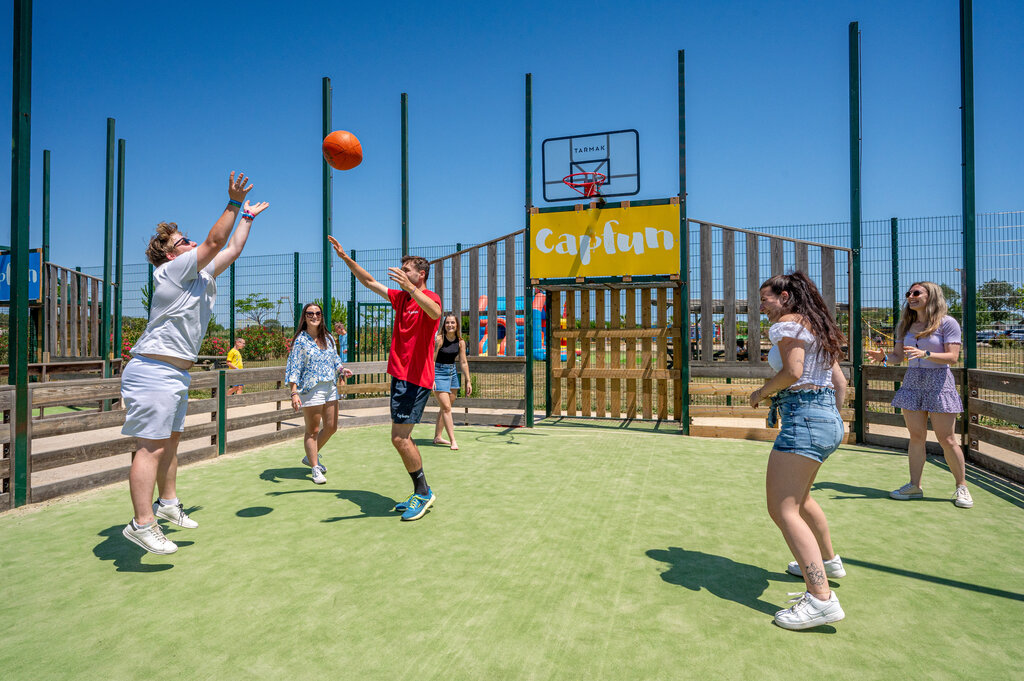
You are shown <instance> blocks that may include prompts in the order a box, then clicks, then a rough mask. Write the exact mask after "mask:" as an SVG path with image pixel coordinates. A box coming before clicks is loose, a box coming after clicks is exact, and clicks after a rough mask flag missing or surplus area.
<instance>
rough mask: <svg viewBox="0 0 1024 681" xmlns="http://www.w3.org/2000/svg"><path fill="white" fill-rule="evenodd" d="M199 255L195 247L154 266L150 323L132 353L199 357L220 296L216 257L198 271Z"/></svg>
mask: <svg viewBox="0 0 1024 681" xmlns="http://www.w3.org/2000/svg"><path fill="white" fill-rule="evenodd" d="M198 257H199V256H198V254H197V253H196V249H195V248H193V249H192V250H191V251H188V252H187V253H183V254H182V255H179V256H178V257H176V258H175V259H174V260H171V261H170V262H165V263H164V264H163V265H160V267H157V268H156V269H155V270H153V292H152V294H151V296H150V314H149V324H147V325H146V330H145V331H143V332H142V336H141V337H140V338H139V340H138V342H137V343H136V344H135V347H133V348H132V349H131V351H130V352H131V353H132V356H135V355H139V354H143V355H167V356H169V357H180V358H181V359H185V360H188V361H190V362H194V361H196V358H197V357H199V346H200V345H201V344H202V342H203V336H205V335H206V327H207V325H208V324H209V323H210V315H211V313H212V312H213V304H214V302H216V300H217V280H216V279H215V278H214V276H213V271H214V267H215V263H216V259H214V260H211V261H210V264H209V265H207V266H206V267H205V268H204V269H203V271H201V272H197V271H196V266H197V265H198Z"/></svg>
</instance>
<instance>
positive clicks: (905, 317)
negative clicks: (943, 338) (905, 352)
mask: <svg viewBox="0 0 1024 681" xmlns="http://www.w3.org/2000/svg"><path fill="white" fill-rule="evenodd" d="M915 286H920V287H921V288H923V289H924V290H925V291H927V292H928V302H927V303H925V304H924V310H922V311H921V317H922V319H921V321H922V322H923V323H924V331H921V332H920V333H915V334H914V337H915V338H924V337H925V336H930V335H932V334H933V333H935V329H937V328H939V322H941V321H942V318H943V317H945V316H946V315H947V314H948V313H949V306H948V305H946V296H944V295H942V287H941V286H939V285H938V284H936V283H935V282H932V281H915V282H914V283H913V284H911V285H910V288H908V289H907V290H908V291H909V290H910V289H912V288H914V287H915ZM909 301H910V298H907V299H906V300H904V301H903V311H902V312H901V313H900V323H899V324H898V325H897V326H896V339H895V340H896V342H897V343H902V342H903V339H904V338H906V337H907V332H908V331H910V326H911V325H912V324H913V323H914V322H916V321H918V319H917V312H916V311H915V310H911V309H910V305H908V304H907V303H908V302H909Z"/></svg>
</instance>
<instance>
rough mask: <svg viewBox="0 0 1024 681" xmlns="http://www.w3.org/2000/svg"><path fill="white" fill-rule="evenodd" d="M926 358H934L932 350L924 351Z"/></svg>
mask: <svg viewBox="0 0 1024 681" xmlns="http://www.w3.org/2000/svg"><path fill="white" fill-rule="evenodd" d="M924 356H925V357H931V356H932V351H931V350H925V351H924Z"/></svg>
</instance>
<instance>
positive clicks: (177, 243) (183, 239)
mask: <svg viewBox="0 0 1024 681" xmlns="http://www.w3.org/2000/svg"><path fill="white" fill-rule="evenodd" d="M195 243H196V242H195V241H192V239H189V238H188V237H187V236H183V237H181V238H180V239H178V240H177V241H175V242H174V245H173V246H171V248H177V247H178V246H180V245H182V244H192V245H195Z"/></svg>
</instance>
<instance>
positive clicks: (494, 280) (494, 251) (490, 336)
mask: <svg viewBox="0 0 1024 681" xmlns="http://www.w3.org/2000/svg"><path fill="white" fill-rule="evenodd" d="M505 304H506V305H508V304H509V302H508V301H506V302H505ZM508 332H509V330H508V329H505V334H506V338H507V337H508ZM506 342H507V341H506ZM497 354H498V245H497V244H494V243H491V244H487V356H488V357H495V356H496V355H497Z"/></svg>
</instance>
